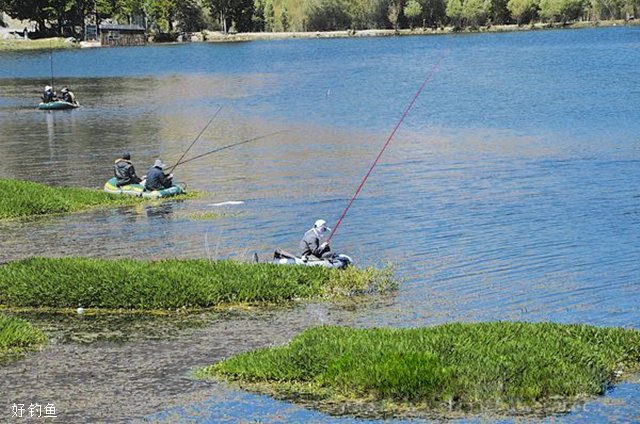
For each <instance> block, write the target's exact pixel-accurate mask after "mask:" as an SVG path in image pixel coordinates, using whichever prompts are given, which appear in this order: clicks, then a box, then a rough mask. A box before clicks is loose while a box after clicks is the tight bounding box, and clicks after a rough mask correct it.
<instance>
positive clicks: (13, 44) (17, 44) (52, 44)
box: [0, 37, 77, 52]
mask: <svg viewBox="0 0 640 424" xmlns="http://www.w3.org/2000/svg"><path fill="white" fill-rule="evenodd" d="M74 47H77V44H76V43H74V42H72V41H68V40H67V39H66V38H62V37H53V38H41V39H38V40H24V39H21V38H19V39H6V40H0V52H2V51H13V50H50V49H71V48H74Z"/></svg>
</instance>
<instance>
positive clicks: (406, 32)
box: [152, 20, 640, 44]
mask: <svg viewBox="0 0 640 424" xmlns="http://www.w3.org/2000/svg"><path fill="white" fill-rule="evenodd" d="M616 26H640V21H635V20H633V21H624V20H611V21H593V22H591V21H580V22H574V23H570V24H562V23H558V24H548V23H535V24H527V25H517V24H510V25H490V26H482V27H479V28H476V29H471V28H465V29H460V30H456V29H455V28H454V27H440V28H435V29H433V28H413V29H408V28H407V29H399V30H393V29H365V30H342V31H308V32H243V33H235V34H224V33H221V32H210V31H206V30H205V31H202V32H199V33H193V34H191V35H190V39H189V40H186V41H178V42H177V43H181V42H182V43H184V42H207V43H209V42H211V43H224V42H244V41H262V40H288V39H297V38H302V39H309V38H358V37H393V36H412V35H416V36H417V35H447V34H476V33H499V32H520V31H540V30H550V29H584V28H605V27H616ZM152 44H162V43H153V42H152Z"/></svg>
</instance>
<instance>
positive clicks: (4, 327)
mask: <svg viewBox="0 0 640 424" xmlns="http://www.w3.org/2000/svg"><path fill="white" fill-rule="evenodd" d="M46 340H47V338H46V336H45V335H44V333H43V332H42V331H40V330H39V329H37V328H35V327H33V326H32V325H31V324H29V323H28V322H27V321H24V320H21V319H19V318H13V317H7V316H4V315H0V362H1V361H3V360H4V359H5V358H7V357H8V356H11V355H15V354H20V353H22V352H25V351H27V350H34V349H37V348H38V347H40V346H41V345H43V344H44V343H45V342H46Z"/></svg>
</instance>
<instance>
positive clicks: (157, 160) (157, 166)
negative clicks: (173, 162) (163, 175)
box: [153, 159, 164, 169]
mask: <svg viewBox="0 0 640 424" xmlns="http://www.w3.org/2000/svg"><path fill="white" fill-rule="evenodd" d="M153 166H155V167H156V168H160V169H162V168H164V163H162V161H161V160H160V159H156V162H155V163H154V164H153Z"/></svg>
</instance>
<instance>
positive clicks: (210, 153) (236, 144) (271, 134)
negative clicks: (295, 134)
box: [173, 130, 285, 168]
mask: <svg viewBox="0 0 640 424" xmlns="http://www.w3.org/2000/svg"><path fill="white" fill-rule="evenodd" d="M283 132H285V130H280V131H274V132H272V133H269V134H265V135H260V136H258V137H253V138H249V139H247V140H242V141H238V142H237V143H232V144H227V145H226V146H222V147H218V148H217V149H213V150H211V151H210V152H206V153H202V154H200V155H198V156H194V157H192V158H190V159H187V160H184V161H182V162H178V163H176V164H175V165H174V166H173V168H175V167H176V166H178V165H182V164H183V163H187V162H191V161H192V160H196V159H200V158H202V157H204V156H209V155H212V154H214V153H217V152H219V151H221V150H226V149H230V148H232V147H236V146H240V145H241V144H247V143H251V142H253V141H258V140H261V139H263V138H267V137H271V136H273V135H276V134H280V133H283Z"/></svg>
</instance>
